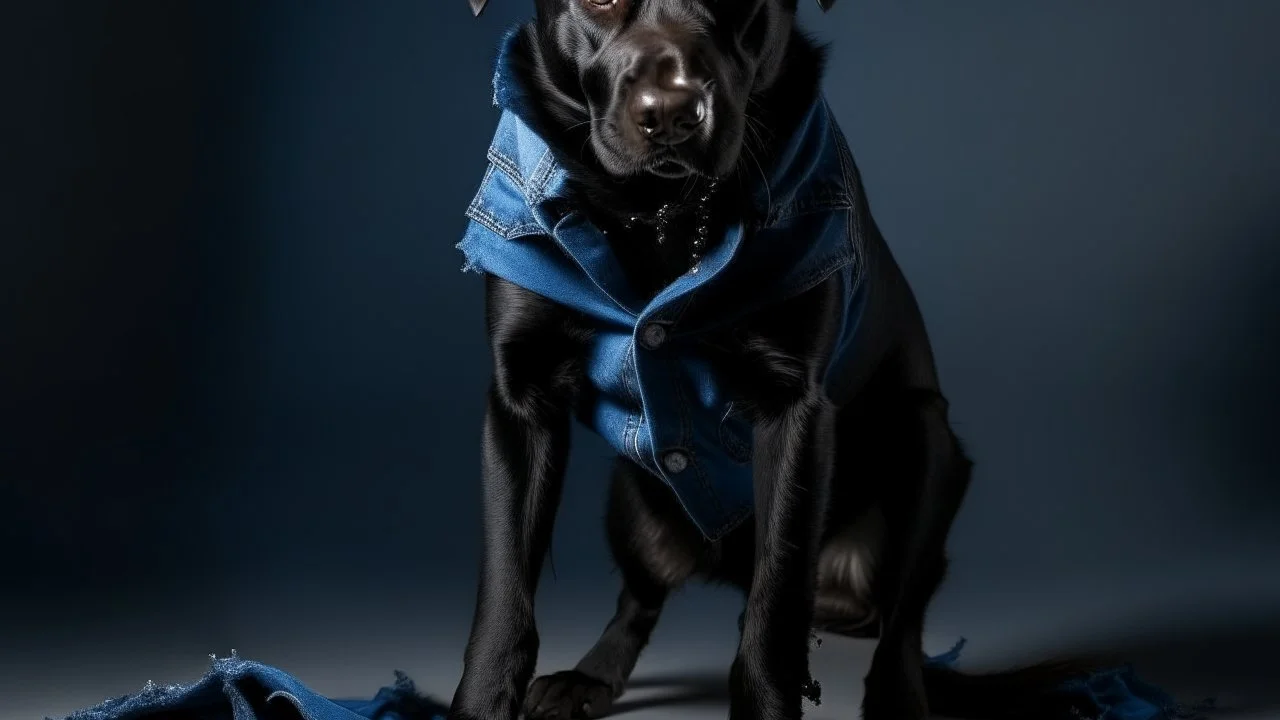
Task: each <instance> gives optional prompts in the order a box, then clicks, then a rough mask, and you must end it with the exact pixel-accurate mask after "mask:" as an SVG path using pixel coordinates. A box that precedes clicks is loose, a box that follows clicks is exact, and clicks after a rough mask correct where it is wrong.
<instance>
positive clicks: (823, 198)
mask: <svg viewBox="0 0 1280 720" xmlns="http://www.w3.org/2000/svg"><path fill="white" fill-rule="evenodd" d="M528 31H529V30H528V26H527V25H524V24H521V25H517V26H515V27H512V28H510V29H508V30H507V31H506V33H505V34H504V35H503V38H502V41H501V44H500V46H499V49H498V57H497V61H496V63H495V69H494V73H493V104H494V106H495V107H497V108H499V109H500V110H502V113H503V122H500V123H499V136H502V135H504V134H505V135H507V137H505V138H501V139H502V140H505V142H502V145H503V146H504V150H505V152H503V153H501V156H502V157H501V158H500V159H501V160H504V161H506V163H507V164H512V163H513V164H514V167H504V168H502V169H503V170H505V171H506V172H507V173H508V174H514V175H516V178H515V179H517V180H518V181H520V190H521V193H522V195H523V197H524V200H525V202H526V203H528V205H529V207H530V208H538V207H539V206H545V205H546V204H547V203H548V201H555V200H563V199H566V198H567V195H568V192H567V172H566V170H565V168H564V167H563V166H562V165H561V164H560V163H559V162H557V161H556V159H555V156H554V154H553V153H552V152H551V148H550V147H549V146H548V145H547V143H546V142H545V141H544V140H543V139H542V138H541V137H539V136H538V134H537V133H536V132H535V131H534V130H533V129H532V123H531V121H530V116H531V112H530V108H529V103H530V102H531V101H530V99H529V96H528V94H527V93H526V91H525V89H524V88H523V87H522V86H521V83H520V81H519V79H518V78H517V76H516V74H515V72H514V70H513V68H512V62H511V54H512V53H513V52H514V49H515V46H516V42H517V40H518V39H519V36H520V34H521V33H522V32H528ZM841 143H843V138H842V137H841V136H840V132H839V131H838V129H837V127H836V124H835V121H834V118H833V116H832V114H831V110H830V108H829V107H828V105H827V101H826V97H825V96H824V95H822V94H819V95H818V97H816V98H815V99H814V102H813V104H812V105H811V106H810V108H809V111H808V112H807V113H806V114H805V116H804V118H803V119H802V120H801V122H800V125H799V127H798V128H797V129H796V131H795V132H794V133H793V134H792V136H791V138H790V139H789V140H788V142H787V144H786V146H785V147H784V148H783V150H782V152H780V153H779V154H778V156H777V158H776V159H775V162H774V163H773V166H772V167H771V168H770V171H769V172H768V173H767V182H766V181H765V176H766V172H765V170H764V169H763V168H758V167H757V168H754V169H755V170H757V171H758V172H754V173H752V175H751V176H750V177H749V178H748V182H749V186H748V187H749V190H748V194H749V196H750V203H751V205H752V206H753V207H754V208H755V210H756V211H757V212H758V214H759V217H762V218H764V223H763V224H764V225H765V226H768V225H770V224H771V223H773V222H776V221H777V220H778V219H780V218H782V217H785V216H787V215H790V214H792V213H793V211H801V210H803V209H804V208H806V207H809V206H814V205H824V204H831V203H832V202H835V203H836V204H841V203H842V202H844V201H847V200H848V199H849V197H850V195H849V193H850V187H849V186H850V182H849V179H850V178H849V173H848V169H847V168H843V171H842V172H840V173H830V172H822V171H820V170H819V166H820V165H821V164H823V163H824V162H829V161H830V160H831V159H832V158H833V157H839V156H840V150H839V147H838V145H840V144H841ZM489 159H490V160H491V161H492V160H495V158H494V153H493V152H490V158H489ZM553 224H554V223H553Z"/></svg>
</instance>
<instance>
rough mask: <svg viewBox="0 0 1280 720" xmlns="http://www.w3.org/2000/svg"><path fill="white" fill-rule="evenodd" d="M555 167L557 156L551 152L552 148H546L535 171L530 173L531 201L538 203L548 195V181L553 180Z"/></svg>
mask: <svg viewBox="0 0 1280 720" xmlns="http://www.w3.org/2000/svg"><path fill="white" fill-rule="evenodd" d="M555 167H556V159H555V156H553V155H552V154H551V150H549V149H548V150H544V151H543V152H542V157H540V158H538V163H537V165H535V166H534V168H533V172H532V173H530V174H529V185H528V187H529V195H530V197H529V202H531V203H535V204H536V203H537V202H539V201H541V200H542V199H543V198H545V197H546V189H547V183H549V182H550V181H551V173H552V172H553V171H554V170H555ZM535 196H536V197H535Z"/></svg>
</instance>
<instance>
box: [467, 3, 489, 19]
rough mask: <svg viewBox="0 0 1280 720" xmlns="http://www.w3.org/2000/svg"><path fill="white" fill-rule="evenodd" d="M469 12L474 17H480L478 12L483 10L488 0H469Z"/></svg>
mask: <svg viewBox="0 0 1280 720" xmlns="http://www.w3.org/2000/svg"><path fill="white" fill-rule="evenodd" d="M470 2H471V13H472V14H473V15H475V16H476V17H480V13H482V12H484V6H485V4H486V3H488V2H489V0H470Z"/></svg>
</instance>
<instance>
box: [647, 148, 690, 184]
mask: <svg viewBox="0 0 1280 720" xmlns="http://www.w3.org/2000/svg"><path fill="white" fill-rule="evenodd" d="M645 172H648V173H649V174H650V175H656V176H657V177H660V178H664V179H667V180H678V179H680V178H683V177H688V176H690V175H693V174H695V173H697V169H696V168H694V167H693V165H691V164H690V163H689V162H688V161H686V160H684V159H683V158H680V157H677V156H675V155H672V154H669V153H664V154H662V155H659V156H658V157H656V158H654V159H652V160H650V161H649V162H648V163H647V164H646V166H645Z"/></svg>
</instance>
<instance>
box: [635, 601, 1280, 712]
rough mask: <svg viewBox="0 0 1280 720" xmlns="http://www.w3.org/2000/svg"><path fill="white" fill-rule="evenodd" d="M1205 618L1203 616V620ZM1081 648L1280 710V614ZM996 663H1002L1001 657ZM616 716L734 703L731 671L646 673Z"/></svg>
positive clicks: (1159, 677) (1178, 685)
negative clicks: (671, 708) (656, 709)
mask: <svg viewBox="0 0 1280 720" xmlns="http://www.w3.org/2000/svg"><path fill="white" fill-rule="evenodd" d="M1204 620H1205V618H1198V621H1199V622H1200V623H1201V624H1203V622H1204ZM1075 650H1077V651H1081V652H1085V653H1088V654H1089V655H1091V656H1095V657H1099V658H1101V659H1102V660H1104V661H1106V662H1107V663H1111V664H1116V665H1121V664H1130V665H1132V666H1133V667H1134V668H1135V669H1136V670H1137V672H1138V674H1139V676H1141V677H1142V678H1143V679H1145V680H1148V681H1150V682H1152V683H1154V684H1156V685H1158V686H1160V687H1161V688H1163V689H1165V690H1167V691H1168V692H1170V693H1171V694H1173V695H1174V696H1175V697H1177V698H1178V699H1179V700H1180V701H1184V702H1191V703H1195V702H1198V701H1200V700H1203V699H1205V698H1215V699H1216V700H1217V705H1218V710H1217V711H1216V712H1215V713H1213V714H1212V715H1211V717H1224V718H1225V717H1230V716H1234V715H1239V714H1250V715H1252V714H1254V713H1263V712H1266V711H1274V710H1277V709H1280V616H1276V617H1273V618H1263V619H1252V620H1249V621H1244V620H1242V621H1240V622H1238V623H1237V624H1235V625H1233V626H1231V627H1225V626H1223V627H1216V628H1214V627H1196V628H1191V627H1189V626H1188V628H1187V629H1185V630H1180V631H1176V632H1175V631H1167V632H1162V633H1158V634H1156V633H1148V634H1136V635H1133V636H1131V637H1128V638H1122V639H1110V640H1108V639H1105V638H1098V639H1096V640H1092V641H1089V642H1085V643H1081V644H1079V646H1078V647H1077V648H1075ZM996 664H1000V663H999V662H997V663H996ZM627 689H628V694H631V693H633V692H635V691H643V696H642V697H638V698H635V699H628V698H626V697H624V698H622V699H621V700H620V701H619V702H618V703H616V704H615V705H614V710H613V714H615V715H621V714H624V713H627V712H634V711H638V710H649V709H654V708H660V707H698V706H715V705H724V706H727V705H728V701H729V691H728V673H727V672H725V673H709V672H704V673H692V674H688V675H651V676H645V677H638V678H636V679H634V680H633V681H632V682H631V684H630V685H629V686H628V688H627Z"/></svg>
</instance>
